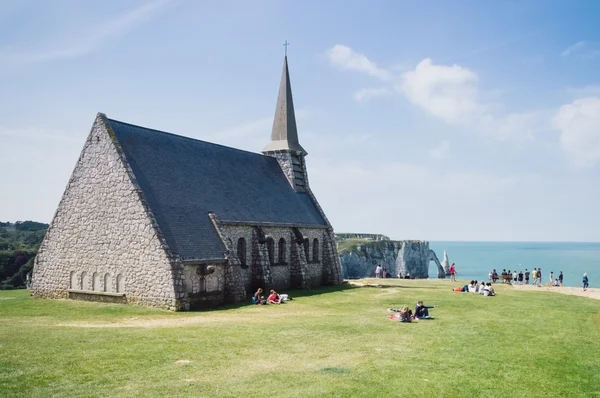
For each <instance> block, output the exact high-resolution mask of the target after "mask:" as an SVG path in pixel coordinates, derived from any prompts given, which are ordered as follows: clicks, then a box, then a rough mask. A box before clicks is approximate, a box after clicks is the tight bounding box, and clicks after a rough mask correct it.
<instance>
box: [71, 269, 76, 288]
mask: <svg viewBox="0 0 600 398" xmlns="http://www.w3.org/2000/svg"><path fill="white" fill-rule="evenodd" d="M69 289H77V274H76V273H75V272H73V271H71V283H70V284H69Z"/></svg>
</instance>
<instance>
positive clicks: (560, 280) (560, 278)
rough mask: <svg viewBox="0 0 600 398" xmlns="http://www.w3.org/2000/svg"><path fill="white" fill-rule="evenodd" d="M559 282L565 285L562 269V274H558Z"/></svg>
mask: <svg viewBox="0 0 600 398" xmlns="http://www.w3.org/2000/svg"><path fill="white" fill-rule="evenodd" d="M558 282H559V283H560V287H562V285H563V273H562V271H560V274H558Z"/></svg>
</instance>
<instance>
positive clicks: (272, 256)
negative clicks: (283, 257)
mask: <svg viewBox="0 0 600 398" xmlns="http://www.w3.org/2000/svg"><path fill="white" fill-rule="evenodd" d="M267 252H268V253H269V264H275V241H274V240H273V238H267Z"/></svg>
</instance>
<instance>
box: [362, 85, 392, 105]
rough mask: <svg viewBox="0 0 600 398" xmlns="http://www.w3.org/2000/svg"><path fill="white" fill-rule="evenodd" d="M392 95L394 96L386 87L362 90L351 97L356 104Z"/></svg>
mask: <svg viewBox="0 0 600 398" xmlns="http://www.w3.org/2000/svg"><path fill="white" fill-rule="evenodd" d="M392 94H394V92H393V91H392V90H390V89H389V88H387V87H381V88H364V89H362V90H358V91H357V92H355V93H354V95H353V96H352V97H353V98H354V99H355V100H356V101H358V102H367V101H370V100H372V99H375V98H379V97H386V96H388V95H392Z"/></svg>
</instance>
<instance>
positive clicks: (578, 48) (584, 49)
mask: <svg viewBox="0 0 600 398" xmlns="http://www.w3.org/2000/svg"><path fill="white" fill-rule="evenodd" d="M560 55H561V56H563V57H569V56H579V57H581V58H584V59H591V58H595V57H597V56H599V55H600V49H598V47H597V46H596V45H594V44H593V43H589V42H587V41H579V42H577V43H575V44H573V45H571V46H569V47H567V48H566V49H565V50H564V51H563V52H562V53H560Z"/></svg>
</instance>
